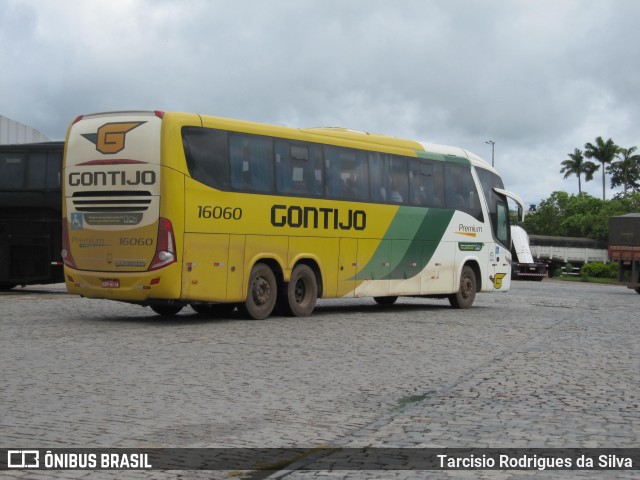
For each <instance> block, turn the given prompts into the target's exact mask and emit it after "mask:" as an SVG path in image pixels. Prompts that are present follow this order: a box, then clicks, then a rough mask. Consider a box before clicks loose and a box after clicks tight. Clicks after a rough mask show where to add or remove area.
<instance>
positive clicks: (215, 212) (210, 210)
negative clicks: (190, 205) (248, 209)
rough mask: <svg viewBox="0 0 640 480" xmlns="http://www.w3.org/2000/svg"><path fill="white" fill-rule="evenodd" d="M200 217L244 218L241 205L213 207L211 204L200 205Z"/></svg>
mask: <svg viewBox="0 0 640 480" xmlns="http://www.w3.org/2000/svg"><path fill="white" fill-rule="evenodd" d="M198 218H213V219H216V220H218V219H223V220H240V219H241V218H242V209H241V208H239V207H219V206H217V207H212V206H209V205H207V206H202V205H198Z"/></svg>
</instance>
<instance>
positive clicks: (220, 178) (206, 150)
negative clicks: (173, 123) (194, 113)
mask: <svg viewBox="0 0 640 480" xmlns="http://www.w3.org/2000/svg"><path fill="white" fill-rule="evenodd" d="M182 144H183V146H184V153H185V157H186V160H187V168H188V169H189V173H190V174H191V176H192V177H193V178H194V179H196V180H197V181H199V182H201V183H204V184H205V185H208V186H210V187H213V188H217V189H218V190H228V189H229V161H228V157H227V132H225V131H223V130H216V129H213V128H202V127H184V128H183V129H182Z"/></svg>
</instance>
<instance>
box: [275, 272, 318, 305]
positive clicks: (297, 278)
mask: <svg viewBox="0 0 640 480" xmlns="http://www.w3.org/2000/svg"><path fill="white" fill-rule="evenodd" d="M317 298H318V282H317V281H316V274H315V273H314V272H313V270H312V269H311V267H309V266H307V265H296V266H295V267H294V269H293V272H291V279H290V280H289V283H287V284H286V285H285V287H284V288H283V295H282V296H281V298H280V300H279V302H278V308H279V309H280V310H281V311H282V313H284V314H285V315H289V316H293V317H308V316H309V315H311V313H312V312H313V309H314V308H315V307H316V300H317Z"/></svg>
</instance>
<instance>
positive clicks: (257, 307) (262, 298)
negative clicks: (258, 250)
mask: <svg viewBox="0 0 640 480" xmlns="http://www.w3.org/2000/svg"><path fill="white" fill-rule="evenodd" d="M248 287H249V288H248V291H247V299H246V300H245V302H244V303H242V304H240V310H241V311H242V313H243V314H244V315H245V316H247V317H249V318H253V319H255V320H263V319H265V318H267V317H268V316H269V315H271V312H272V311H273V307H274V306H275V304H276V299H277V297H278V284H277V282H276V277H275V275H274V274H273V271H272V270H271V268H269V266H268V265H266V264H264V263H258V264H256V265H255V266H254V267H253V268H252V269H251V276H250V277H249V285H248Z"/></svg>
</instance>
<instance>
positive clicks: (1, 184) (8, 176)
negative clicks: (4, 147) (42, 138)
mask: <svg viewBox="0 0 640 480" xmlns="http://www.w3.org/2000/svg"><path fill="white" fill-rule="evenodd" d="M25 163H26V159H25V156H24V154H22V153H2V154H0V189H2V190H19V189H21V188H23V186H24V171H25Z"/></svg>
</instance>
